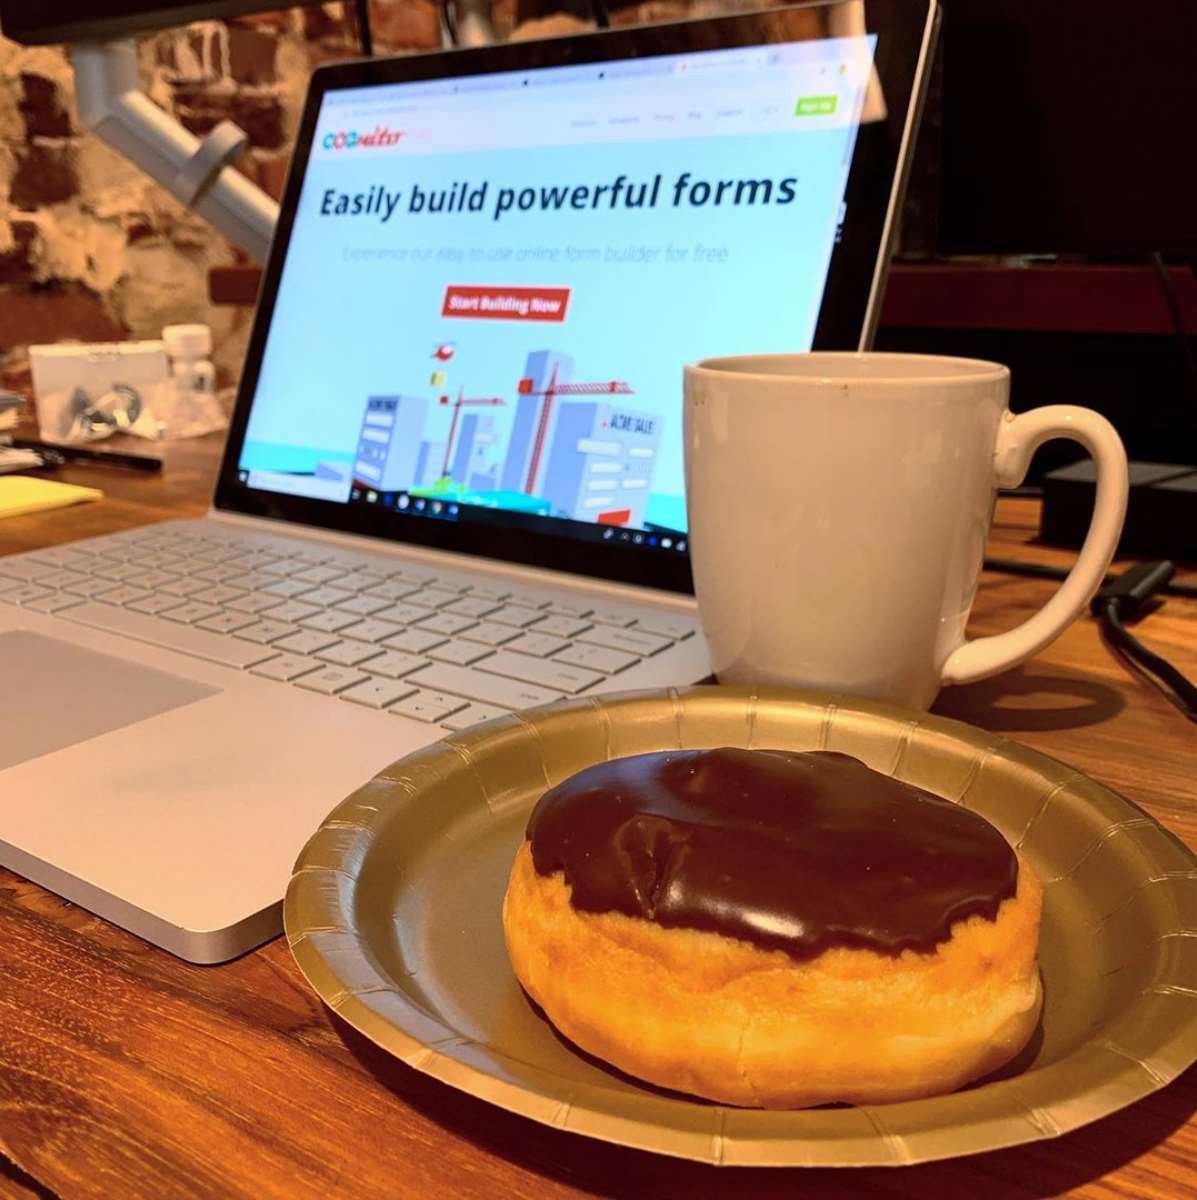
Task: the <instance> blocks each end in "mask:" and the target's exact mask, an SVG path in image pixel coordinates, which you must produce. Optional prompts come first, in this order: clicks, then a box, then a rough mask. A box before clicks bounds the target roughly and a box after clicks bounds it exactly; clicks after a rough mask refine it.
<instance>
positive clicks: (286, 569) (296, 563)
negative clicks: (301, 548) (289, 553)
mask: <svg viewBox="0 0 1197 1200" xmlns="http://www.w3.org/2000/svg"><path fill="white" fill-rule="evenodd" d="M309 565H310V564H309V563H306V562H301V561H300V560H299V559H297V558H280V559H279V560H278V561H277V562H272V563H271V564H270V566H268V567H267V566H263V567H262V570H263V571H267V572H269V573H270V574H271V575H273V576H275V577H276V578H279V579H289V578H290V577H291V576H293V575H298V574H299V573H300V572H301V571H306V570H307V569H308V566H309ZM307 586H309V587H310V586H312V585H311V584H309V585H307Z"/></svg>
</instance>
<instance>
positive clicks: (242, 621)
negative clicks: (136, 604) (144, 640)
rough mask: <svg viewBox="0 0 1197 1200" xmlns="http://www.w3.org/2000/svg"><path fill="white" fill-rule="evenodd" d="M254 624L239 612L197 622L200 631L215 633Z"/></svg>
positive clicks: (229, 631)
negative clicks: (206, 630)
mask: <svg viewBox="0 0 1197 1200" xmlns="http://www.w3.org/2000/svg"><path fill="white" fill-rule="evenodd" d="M142 611H144V610H142ZM253 623H254V619H253V617H251V616H250V615H249V614H248V613H239V612H221V613H217V614H216V616H214V617H205V618H204V619H203V620H202V621H196V625H198V626H199V628H200V629H210V630H212V632H213V633H233V632H235V631H236V630H238V629H244V628H245V627H246V625H252V624H253Z"/></svg>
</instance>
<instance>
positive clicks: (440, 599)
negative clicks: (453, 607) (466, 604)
mask: <svg viewBox="0 0 1197 1200" xmlns="http://www.w3.org/2000/svg"><path fill="white" fill-rule="evenodd" d="M406 599H407V603H408V604H421V605H423V606H424V607H425V608H444V606H445V605H446V604H452V603H453V601H454V600H456V599H457V593H456V592H447V591H445V590H444V589H443V588H431V587H426V588H422V589H421V590H420V591H418V592H412V594H411V595H410V596H408V597H407V598H406Z"/></svg>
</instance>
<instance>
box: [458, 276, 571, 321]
mask: <svg viewBox="0 0 1197 1200" xmlns="http://www.w3.org/2000/svg"><path fill="white" fill-rule="evenodd" d="M569 291H570V289H569V288H563V287H502V286H499V285H491V284H486V285H478V284H468V283H451V284H449V286H448V287H446V288H445V299H444V303H443V304H442V305H441V316H442V317H472V318H474V319H475V320H488V321H564V320H565V313H566V310H567V309H568V308H569Z"/></svg>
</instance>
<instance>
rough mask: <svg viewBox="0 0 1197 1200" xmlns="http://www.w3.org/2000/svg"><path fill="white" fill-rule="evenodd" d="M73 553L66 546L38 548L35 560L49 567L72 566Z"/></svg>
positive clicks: (34, 556)
mask: <svg viewBox="0 0 1197 1200" xmlns="http://www.w3.org/2000/svg"><path fill="white" fill-rule="evenodd" d="M72 553H73V552H72V551H71V550H69V549H68V548H67V547H65V546H53V547H51V548H49V549H47V550H38V551H37V552H36V553H35V554H34V555H33V561H34V562H38V563H43V564H44V565H45V566H47V567H51V568H57V569H61V568H63V567H69V566H70V564H71V555H72Z"/></svg>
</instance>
